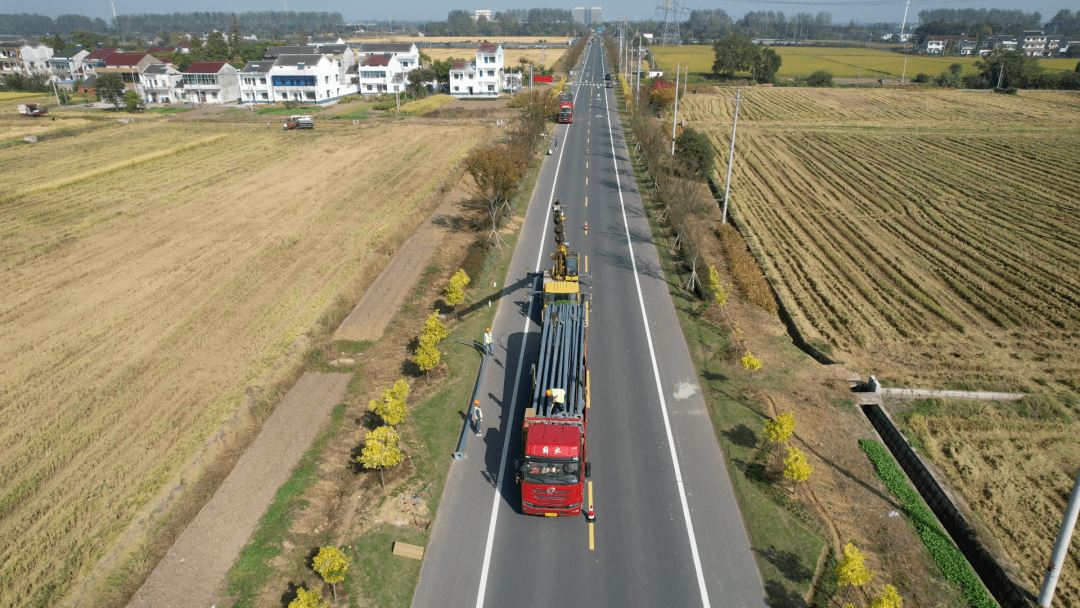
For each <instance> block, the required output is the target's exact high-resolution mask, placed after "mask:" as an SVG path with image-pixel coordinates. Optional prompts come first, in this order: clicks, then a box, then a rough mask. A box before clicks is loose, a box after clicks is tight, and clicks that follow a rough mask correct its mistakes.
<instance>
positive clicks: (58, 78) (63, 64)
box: [49, 46, 90, 91]
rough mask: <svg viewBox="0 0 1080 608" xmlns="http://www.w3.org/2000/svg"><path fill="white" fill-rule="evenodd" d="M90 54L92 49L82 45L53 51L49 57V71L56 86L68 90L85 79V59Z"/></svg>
mask: <svg viewBox="0 0 1080 608" xmlns="http://www.w3.org/2000/svg"><path fill="white" fill-rule="evenodd" d="M89 54H90V51H87V50H85V49H83V48H82V46H78V47H76V48H73V49H64V50H62V51H56V52H55V53H53V56H52V59H49V72H51V73H52V78H53V82H55V83H56V86H58V87H60V88H61V89H64V90H67V91H71V90H72V89H74V88H75V83H76V82H78V81H80V80H82V79H83V60H84V59H86V57H87V56H88V55H89Z"/></svg>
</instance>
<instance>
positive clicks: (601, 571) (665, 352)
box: [413, 42, 765, 608]
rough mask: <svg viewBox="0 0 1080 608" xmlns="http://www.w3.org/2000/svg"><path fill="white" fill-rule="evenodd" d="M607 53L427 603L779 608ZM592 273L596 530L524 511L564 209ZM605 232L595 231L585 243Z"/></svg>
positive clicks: (594, 66) (557, 179) (551, 183)
mask: <svg viewBox="0 0 1080 608" xmlns="http://www.w3.org/2000/svg"><path fill="white" fill-rule="evenodd" d="M608 71H609V70H608V68H607V67H606V58H605V57H604V55H603V48H602V46H601V44H600V43H599V42H592V43H590V44H589V47H588V49H587V51H586V53H585V57H584V58H583V60H582V63H581V65H579V66H578V74H577V76H576V78H575V82H574V84H573V87H572V91H573V93H574V122H573V123H572V124H570V125H566V126H565V127H560V128H559V129H558V138H559V142H560V146H559V149H558V150H557V151H556V152H555V153H554V154H553V155H552V156H549V157H548V158H547V159H546V161H545V163H544V166H543V167H542V169H541V174H540V178H539V179H538V182H537V187H536V191H535V194H534V196H533V200H532V201H531V204H530V207H529V211H528V212H527V215H526V219H525V224H524V226H523V228H522V230H523V232H522V238H521V240H520V241H519V243H518V247H517V251H516V253H515V255H514V260H513V261H512V264H511V269H510V276H509V277H508V278H507V280H508V284H507V288H506V289H505V290H504V297H503V302H502V303H503V304H509V305H507V306H500V309H499V311H498V313H497V315H496V320H495V322H494V325H493V330H494V333H495V334H496V335H497V336H500V337H501V338H503V339H502V340H499V341H497V342H498V344H497V346H498V348H496V356H495V359H496V361H495V363H497V365H494V366H493V365H489V367H488V372H487V375H486V378H485V383H484V386H483V387H482V391H481V395H484V396H486V400H485V402H484V403H483V404H482V405H483V407H484V411H485V412H487V413H488V416H489V417H490V416H491V415H492V412H495V413H497V414H498V418H497V419H496V420H491V419H490V418H489V425H490V426H489V428H488V429H487V430H486V431H485V434H484V436H483V437H482V438H471V439H470V443H469V445H468V446H467V448H466V451H467V454H468V456H467V457H466V459H464V460H461V461H457V462H455V463H454V465H453V467H452V469H451V474H450V477H449V479H448V480H447V488H446V490H445V492H444V494H443V498H442V503H441V505H440V508H439V514H438V518H437V520H436V524H435V531H434V534H433V536H432V540H431V543H430V545H429V547H428V552H427V557H426V560H425V563H424V566H423V570H422V573H421V578H420V584H419V587H418V589H417V592H416V596H415V598H414V601H413V605H414V606H417V607H425V608H426V607H436V606H474V605H475V606H477V607H481V606H492V607H495V606H498V607H502V606H541V605H543V606H550V605H561V604H566V605H591V606H710V605H716V606H755V607H756V606H765V598H764V591H763V589H762V583H761V578H760V575H759V574H758V571H757V567H756V565H755V563H754V559H753V555H752V553H751V551H750V548H749V542H748V540H747V537H746V532H745V528H744V526H743V524H742V518H741V516H740V514H739V512H738V509H737V507H736V503H735V499H734V495H733V494H732V491H731V486H730V481H729V480H728V477H727V471H726V468H725V466H724V463H723V460H722V457H721V455H720V451H719V448H718V446H717V443H716V438H715V436H714V434H713V430H712V424H711V422H710V419H709V416H708V413H707V410H706V407H705V403H704V401H703V399H702V398H701V395H700V391H698V389H697V381H696V377H695V373H694V368H693V365H692V363H691V360H690V356H689V352H688V350H687V347H686V343H685V341H684V340H683V337H682V333H681V329H680V327H679V325H678V321H677V319H676V316H675V310H674V306H673V304H672V301H671V298H670V296H669V294H668V285H667V283H666V282H665V279H664V276H663V272H662V269H661V267H660V262H659V258H658V256H657V252H656V247H655V245H654V244H653V242H652V236H651V232H650V230H649V225H648V220H647V218H646V217H645V212H644V209H643V206H642V203H641V198H640V196H639V195H638V192H637V185H636V182H635V181H634V178H633V171H632V167H631V166H630V162H629V159H628V156H627V153H626V146H625V141H624V137H623V133H622V126H621V123H620V121H619V116H618V114H617V112H616V111H615V95H614V89H607V88H606V87H605V81H604V75H605V74H606V73H607V72H608ZM554 199H560V200H561V201H562V203H563V204H564V206H565V213H566V216H567V239H568V241H569V243H570V246H571V249H572V250H575V251H579V252H580V253H582V255H583V258H587V260H588V270H589V271H590V273H591V275H592V276H591V278H587V279H585V280H584V283H585V284H586V285H589V286H590V289H588V290H587V291H590V292H591V293H592V298H593V299H592V308H591V314H590V327H589V369H590V372H591V389H590V394H591V403H592V407H591V409H590V413H589V437H588V450H589V457H588V459H589V460H590V461H591V462H592V477H591V479H590V481H591V482H592V488H591V491H592V493H593V500H594V503H595V506H596V518H597V520H596V524H595V525H594V526H593V527H592V528H590V526H589V524H588V523H587V522H586V521H585V518H584V517H583V516H582V517H573V518H550V517H549V518H542V517H531V516H525V515H522V514H521V511H520V500H521V499H520V492H519V489H518V486H517V484H516V483H515V481H514V476H513V473H512V466H511V464H510V463H511V462H512V461H513V459H514V458H516V457H517V456H518V451H519V449H520V425H521V420H522V416H523V414H524V409H525V408H526V407H528V395H527V394H526V393H527V392H528V389H529V388H531V384H532V380H531V378H530V377H529V367H530V365H531V364H532V362H533V361H534V360H535V358H536V349H537V347H538V342H539V339H538V336H537V333H536V331H537V329H538V326H537V325H536V320H538V317H539V310H538V309H539V306H538V302H535V301H534V300H535V298H526V297H525V296H524V292H525V291H526V290H527V289H529V288H531V287H532V285H530V284H527V282H526V281H525V277H526V269H532V270H537V269H543V268H547V267H548V266H550V264H551V262H550V261H549V260H548V254H549V253H550V252H551V251H553V250H554V244H553V242H552V238H551V236H550V235H551V202H552V201H553V200H554ZM586 224H587V225H588V232H586V230H585V226H586Z"/></svg>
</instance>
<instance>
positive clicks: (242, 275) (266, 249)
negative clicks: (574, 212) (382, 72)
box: [0, 121, 487, 608]
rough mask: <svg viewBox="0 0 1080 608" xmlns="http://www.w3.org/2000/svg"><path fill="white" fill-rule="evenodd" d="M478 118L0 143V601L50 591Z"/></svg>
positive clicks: (100, 549) (390, 227) (307, 313)
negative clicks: (461, 121)
mask: <svg viewBox="0 0 1080 608" xmlns="http://www.w3.org/2000/svg"><path fill="white" fill-rule="evenodd" d="M358 130H362V133H361V132H360V131H358ZM485 137H487V131H486V128H485V127H481V126H477V125H463V126H455V125H446V126H416V125H406V124H402V123H396V122H395V123H392V124H386V123H382V124H370V125H367V126H363V127H355V126H353V125H337V124H336V123H329V122H326V123H320V127H319V128H318V129H317V130H316V131H313V132H307V133H295V132H289V133H284V132H282V131H281V130H280V129H269V130H268V129H265V128H261V127H260V126H257V125H252V126H248V125H240V124H228V123H218V124H214V125H200V124H191V123H174V122H163V121H152V122H151V121H147V122H140V123H135V124H130V125H119V124H117V125H115V126H110V127H108V128H104V129H100V130H96V131H93V132H90V133H85V134H83V135H80V136H78V137H67V138H61V139H55V140H50V141H46V142H42V143H40V144H34V145H32V146H31V145H19V146H13V147H8V148H6V149H2V150H0V184H2V186H0V208H2V209H3V214H2V217H0V260H3V262H2V267H3V273H2V274H0V287H2V291H0V293H2V295H0V413H2V419H3V424H2V425H0V539H3V540H2V541H0V581H3V583H2V584H0V606H3V607H5V608H6V607H11V606H28V605H34V606H49V605H54V604H55V603H56V602H57V601H59V599H60V598H61V597H62V596H63V594H64V592H65V590H66V589H68V588H69V586H70V585H71V584H72V582H73V581H74V580H75V579H76V578H77V577H78V576H80V575H81V574H84V573H85V572H87V571H88V569H89V568H91V567H92V566H93V565H94V564H95V563H96V561H97V560H98V559H99V558H101V557H102V555H103V554H104V553H105V552H106V551H107V550H108V548H109V547H110V546H111V544H112V542H113V541H114V540H115V539H116V538H117V537H118V535H120V534H121V533H122V532H123V531H124V530H125V529H126V528H127V527H128V526H129V524H131V523H132V521H133V519H134V517H135V515H136V513H137V512H138V511H139V510H140V509H142V508H143V507H144V506H145V505H146V504H147V503H148V501H150V500H151V499H152V498H153V497H155V496H156V495H158V493H159V491H161V490H162V488H163V487H165V486H166V484H169V483H172V481H173V480H174V478H175V475H176V474H177V472H178V470H179V469H180V467H181V466H182V465H183V464H184V463H186V462H188V461H189V460H190V459H191V458H192V457H193V455H194V454H195V453H196V451H197V450H198V448H199V447H200V445H201V444H202V443H203V442H204V440H206V439H207V438H208V437H210V436H211V435H212V434H213V433H214V432H215V431H216V430H217V429H218V428H219V427H221V425H222V424H223V423H224V422H225V421H227V420H229V419H230V418H231V417H232V416H233V415H234V412H236V411H237V409H238V408H239V407H240V406H241V405H242V404H243V402H244V401H245V400H246V398H247V397H246V396H245V394H246V391H247V390H248V389H250V388H253V387H254V388H257V387H259V386H261V385H262V384H263V383H264V382H265V381H266V379H267V378H270V377H271V373H272V369H273V368H274V366H275V364H277V363H279V362H280V361H281V360H282V357H283V356H284V354H285V353H286V352H287V351H289V350H290V348H291V347H293V345H294V344H295V343H296V342H297V340H298V339H300V338H301V337H302V336H303V335H304V334H305V333H306V332H307V331H308V330H309V329H310V328H312V326H313V325H314V324H315V323H316V322H317V321H318V320H319V318H320V316H321V315H322V314H323V313H324V311H326V310H327V309H328V308H329V307H330V306H331V305H333V304H334V302H335V300H336V299H337V298H338V297H339V296H343V295H346V294H348V295H349V296H350V297H352V296H354V295H355V293H354V292H355V290H356V289H357V282H358V281H359V278H360V275H361V274H362V273H363V270H364V268H363V267H364V264H365V260H367V259H368V256H369V254H371V253H372V252H373V251H374V250H375V248H376V247H377V246H379V245H380V243H382V242H383V241H385V240H386V239H387V238H388V235H392V234H394V233H395V230H396V229H400V228H402V227H403V228H405V229H407V230H411V229H412V226H413V224H414V223H415V222H417V221H419V216H420V215H422V214H424V213H428V212H430V210H431V204H432V202H433V195H434V194H435V193H436V190H437V188H438V187H439V184H440V182H441V181H442V180H444V179H445V178H446V177H447V176H448V175H450V173H451V171H452V170H453V168H454V167H455V166H456V165H457V163H458V162H459V161H460V159H461V158H463V157H464V155H465V154H466V153H467V151H468V150H469V149H470V148H471V147H472V146H474V145H475V144H476V143H477V142H478V141H480V140H481V139H482V138H485ZM431 141H439V142H442V143H440V145H438V146H432V145H430V142H431ZM388 159H392V161H393V162H387V161H388Z"/></svg>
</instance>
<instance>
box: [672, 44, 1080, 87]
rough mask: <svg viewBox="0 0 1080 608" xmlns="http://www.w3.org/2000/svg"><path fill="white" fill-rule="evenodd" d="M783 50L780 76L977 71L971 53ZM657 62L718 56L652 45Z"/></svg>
mask: <svg viewBox="0 0 1080 608" xmlns="http://www.w3.org/2000/svg"><path fill="white" fill-rule="evenodd" d="M771 48H772V49H773V50H774V51H776V52H777V53H779V54H780V58H781V59H782V60H783V63H781V65H780V71H779V72H777V74H776V75H777V76H778V77H779V78H793V77H796V76H807V75H809V74H812V73H813V72H816V71H818V70H827V71H829V72H832V75H833V76H836V77H837V78H858V77H860V76H861V77H863V78H867V79H876V78H900V76H901V75H902V74H905V66H904V64H905V61H906V63H907V67H906V77H907V79H908V80H911V79H912V78H914V77H915V75H916V74H918V73H919V72H925V73H926V74H930V75H931V76H934V77H936V76H938V75H939V74H941V73H942V72H943V71H945V70H947V69H948V68H949V66H950V65H952V64H954V63H959V64H960V65H962V66H964V74H974V73H977V72H978V69H977V68H976V67H975V62H976V61H978V60H979V59H978V58H972V57H928V56H925V55H901V54H899V53H892V52H889V51H885V50H880V49H860V48H815V47H788V46H778V47H771ZM652 52H653V54H654V55H655V56H656V64H657V67H659V68H660V69H661V70H665V71H672V72H674V70H675V64H676V63H682V64H684V65H685V64H686V62H687V61H689V62H690V71H691V72H698V73H708V72H712V64H713V60H714V59H715V55H714V54H713V49H712V47H711V46H707V45H696V46H691V45H685V46H680V47H653V48H652ZM1076 62H1077V60H1076V59H1040V60H1039V65H1040V66H1042V67H1043V69H1044V70H1047V71H1059V72H1062V71H1068V72H1071V71H1072V70H1073V69H1075V68H1076Z"/></svg>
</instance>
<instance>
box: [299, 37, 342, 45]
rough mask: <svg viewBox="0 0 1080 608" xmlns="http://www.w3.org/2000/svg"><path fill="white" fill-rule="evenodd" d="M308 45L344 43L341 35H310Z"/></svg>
mask: <svg viewBox="0 0 1080 608" xmlns="http://www.w3.org/2000/svg"><path fill="white" fill-rule="evenodd" d="M307 43H308V46H323V45H326V44H345V39H344V38H342V37H341V36H322V37H318V36H312V37H310V38H308V42H307Z"/></svg>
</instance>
